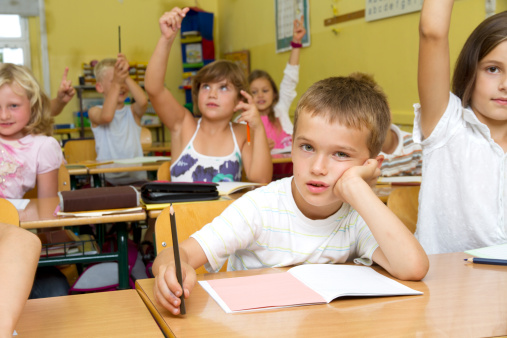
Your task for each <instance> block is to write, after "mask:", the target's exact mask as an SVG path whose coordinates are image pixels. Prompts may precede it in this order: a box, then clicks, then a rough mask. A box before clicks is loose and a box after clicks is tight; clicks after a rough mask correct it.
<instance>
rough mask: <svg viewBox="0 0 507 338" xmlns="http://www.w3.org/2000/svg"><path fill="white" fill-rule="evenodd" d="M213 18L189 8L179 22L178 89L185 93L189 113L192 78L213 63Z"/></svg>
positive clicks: (197, 9) (206, 13)
mask: <svg viewBox="0 0 507 338" xmlns="http://www.w3.org/2000/svg"><path fill="white" fill-rule="evenodd" d="M213 18H214V15H213V13H210V12H205V11H203V10H202V9H200V8H198V7H190V10H189V11H188V13H187V15H186V16H185V18H183V21H182V22H181V31H180V33H181V54H182V60H183V81H182V84H181V86H180V89H183V90H184V91H185V107H186V108H187V109H188V110H190V111H193V107H192V77H193V76H194V75H195V74H196V73H197V71H199V69H201V68H202V67H204V66H205V65H207V64H208V63H211V62H213V61H215V46H214V42H213Z"/></svg>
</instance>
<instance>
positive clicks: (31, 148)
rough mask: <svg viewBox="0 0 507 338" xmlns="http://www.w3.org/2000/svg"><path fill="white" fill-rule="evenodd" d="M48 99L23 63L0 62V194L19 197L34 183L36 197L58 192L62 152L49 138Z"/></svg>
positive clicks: (50, 128) (50, 118) (55, 142)
mask: <svg viewBox="0 0 507 338" xmlns="http://www.w3.org/2000/svg"><path fill="white" fill-rule="evenodd" d="M52 127H53V119H52V117H51V108H50V101H49V99H48V97H47V96H46V95H45V94H44V93H43V92H42V90H41V88H40V86H39V84H38V83H37V80H35V78H34V77H33V75H32V73H31V72H30V71H29V70H28V69H27V68H25V67H23V66H17V65H13V64H9V63H5V64H0V197H2V198H22V197H23V195H24V194H25V193H26V192H27V191H29V190H31V189H33V188H34V187H35V184H37V197H38V198H42V197H54V196H56V195H57V192H58V169H59V167H60V165H61V163H62V161H63V154H62V150H61V147H60V145H59V144H58V142H57V141H56V140H55V139H54V138H53V137H51V136H50V135H51V133H52Z"/></svg>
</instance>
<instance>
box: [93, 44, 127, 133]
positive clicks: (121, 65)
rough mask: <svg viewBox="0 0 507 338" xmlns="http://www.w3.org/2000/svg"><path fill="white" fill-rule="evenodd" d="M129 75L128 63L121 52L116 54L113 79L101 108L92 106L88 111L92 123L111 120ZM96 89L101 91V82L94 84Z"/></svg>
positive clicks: (97, 123) (102, 122) (104, 122)
mask: <svg viewBox="0 0 507 338" xmlns="http://www.w3.org/2000/svg"><path fill="white" fill-rule="evenodd" d="M128 77H129V63H128V61H127V59H125V57H124V56H123V54H118V59H117V60H116V64H115V66H114V73H113V80H112V81H111V86H110V87H109V90H108V91H107V93H105V94H106V95H105V97H104V104H103V105H102V108H99V107H92V108H90V110H89V111H88V116H89V117H90V121H91V123H92V124H93V125H101V124H108V123H111V121H113V118H114V114H115V112H116V108H117V107H118V97H119V95H120V92H121V90H122V86H123V84H124V83H125V81H126V80H127V78H128ZM96 88H97V91H99V92H103V90H102V89H101V88H102V84H101V83H100V82H98V83H97V84H96Z"/></svg>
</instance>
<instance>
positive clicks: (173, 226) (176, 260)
mask: <svg viewBox="0 0 507 338" xmlns="http://www.w3.org/2000/svg"><path fill="white" fill-rule="evenodd" d="M169 215H170V219H171V234H172V237H173V252H174V263H175V265H176V278H177V279H178V283H179V284H180V286H181V291H182V293H181V296H180V300H181V305H180V314H182V315H184V314H185V313H186V310H185V292H184V291H183V277H182V273H181V261H180V247H179V244H178V230H177V228H176V215H175V213H174V208H173V205H172V203H171V206H170V207H169Z"/></svg>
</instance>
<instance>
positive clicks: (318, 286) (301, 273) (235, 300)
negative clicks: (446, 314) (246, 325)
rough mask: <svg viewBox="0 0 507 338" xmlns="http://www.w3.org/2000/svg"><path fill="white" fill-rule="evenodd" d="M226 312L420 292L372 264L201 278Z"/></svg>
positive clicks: (299, 267) (323, 266)
mask: <svg viewBox="0 0 507 338" xmlns="http://www.w3.org/2000/svg"><path fill="white" fill-rule="evenodd" d="M199 284H200V285H201V286H202V287H203V288H204V289H205V290H206V291H207V292H208V293H209V295H210V296H211V297H213V299H214V300H215V301H216V302H217V303H218V304H219V305H220V307H221V308H222V309H223V310H224V311H225V312H226V313H233V312H243V311H253V310H266V309H273V308H279V307H290V306H301V305H311V304H325V303H329V302H331V301H332V300H333V299H336V298H338V297H343V296H364V297H373V296H400V295H421V294H422V292H420V291H417V290H414V289H411V288H409V287H407V286H405V285H403V284H401V283H398V282H396V281H395V280H393V279H391V278H388V277H385V276H383V275H381V274H379V273H378V272H376V271H375V270H373V269H372V268H370V267H366V266H354V265H335V264H305V265H299V266H296V267H294V268H291V269H289V270H287V272H282V273H272V274H263V275H256V276H249V277H237V278H225V279H216V280H208V281H200V282H199Z"/></svg>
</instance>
